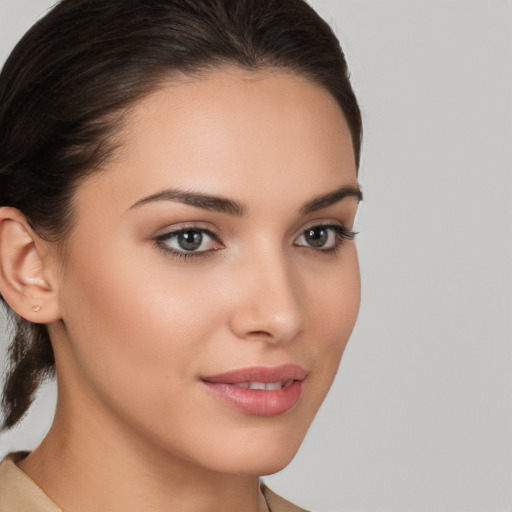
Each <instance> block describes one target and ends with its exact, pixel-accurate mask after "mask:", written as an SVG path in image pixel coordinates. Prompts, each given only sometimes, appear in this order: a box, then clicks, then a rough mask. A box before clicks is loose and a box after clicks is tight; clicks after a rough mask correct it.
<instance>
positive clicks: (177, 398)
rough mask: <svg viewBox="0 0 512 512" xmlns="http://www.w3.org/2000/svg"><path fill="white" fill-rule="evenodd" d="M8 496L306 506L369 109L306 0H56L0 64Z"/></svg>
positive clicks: (338, 340)
mask: <svg viewBox="0 0 512 512" xmlns="http://www.w3.org/2000/svg"><path fill="white" fill-rule="evenodd" d="M0 140H1V142H0V206H1V207H2V208H1V209H0V265H1V272H0V292H1V295H2V298H3V300H4V302H5V304H6V306H7V308H8V310H9V312H10V314H11V315H12V318H13V319H14V321H15V323H16V332H15V334H14V337H13V340H12V345H11V349H10V354H11V358H12V367H11V371H10V373H9V375H8V376H7V380H6V384H5V389H4V396H3V405H4V411H5V423H4V427H5V428H9V427H11V426H13V425H14V424H16V423H17V421H18V420H19V419H20V418H21V417H22V416H23V414H24V413H25V411H26V409H27V408H28V406H29V405H30V402H31V400H32V397H33V394H34V391H35V389H36V388H37V385H38V383H39V382H40V381H41V379H43V378H44V377H45V376H47V375H49V374H53V373H54V372H55V373H56V376H57V381H58V404H57V410H56V415H55V420H54V423H53V425H52V428H51V429H50V431H49V433H48V435H47V436H46V437H45V439H44V440H43V442H42V443H41V445H40V446H39V447H38V448H37V449H36V450H34V451H33V452H32V453H30V454H26V453H23V454H12V455H11V456H9V457H8V458H7V459H6V460H5V461H4V462H3V463H2V465H1V466H0V497H1V500H0V511H2V512H4V511H11V510H20V509H30V510H34V511H39V510H41V511H42V510H65V511H71V512H75V511H76V512H80V511H82V510H87V511H91V510H110V511H117V510H123V511H130V510H152V511H159V510H180V511H205V510H233V511H239V510H244V511H265V510H272V511H273V512H275V511H278V512H279V511H286V510H300V509H299V508H298V507H295V506H294V505H292V504H290V503H288V502H286V501H285V500H283V499H282V498H280V497H278V496H276V495H275V494H273V493H272V492H271V491H269V490H268V489H267V488H266V487H265V486H264V485H262V484H261V483H260V481H259V477H260V476H261V475H265V474H270V473H274V472H276V471H279V470H280V469H282V468H283V467H285V466H286V465H287V464H288V463H289V462H290V460H291V459H292V458H293V456H294V454H295V453H296V451H297V449H298V447H299V445H300V443H301V442H302V440H303V438H304V436H305V433H306V431H307V429H308V427H309V425H310V424H311V421H312V420H313V417H314V416H315V414H316V412H317V410H318V408H319V406H320V405H321V403H322V401H323V398H324V397H325V394H326V393H327V391H328V389H329V387H330V385H331V383H332V380H333V378H334V376H335V373H336V370H337V368H338V365H339V361H340V358H341V355H342V353H343V349H344V347H345V345H346V343H347V341H348V338H349V336H350V333H351V331H352V328H353V326H354V323H355V320H356V317H357V313H358V308H359V289H360V283H359V270H358V262H357V253H356V248H355V245H354V241H353V239H354V233H353V232H352V225H353V221H354V216H355V213H356V210H357V206H358V203H359V201H360V199H361V192H360V190H359V188H358V184H357V165H358V162H359V152H360V142H361V119H360V113H359V109H358V106H357V102H356V99H355V97H354V94H353V92H352V89H351V86H350V83H349V80H348V72H347V67H346V63H345V60H344V56H343V53H342V51H341V49H340V47H339V43H338V41H337V40H336V38H335V36H334V35H333V33H332V32H331V30H330V29H329V27H328V26H327V25H326V24H325V22H323V21H322V20H321V19H320V18H319V17H318V16H317V15H316V14H315V13H314V11H313V10H312V9H311V8H310V7H309V6H308V5H307V4H306V3H304V2H303V1H302V0H280V1H279V2H275V1H274V0H236V1H234V0H216V1H213V2H212V1H211V0H202V1H200V0H187V1H185V0H181V1H179V2H176V1H171V0H146V1H144V2H140V0H119V1H114V2H104V1H103V0H63V1H62V2H60V3H59V4H58V5H57V6H56V7H55V8H54V9H53V10H52V11H51V12H50V13H49V14H48V15H47V16H46V17H45V18H43V19H42V20H41V21H39V22H38V23H37V24H36V25H35V26H34V27H33V28H32V29H31V30H30V31H29V32H28V33H27V35H26V36H25V37H24V38H23V39H22V41H21V42H20V43H19V44H18V46H17V47H16V48H15V50H14V51H13V53H12V54H11V56H10V58H9V60H8V61H7V63H6V65H5V67H4V70H3V71H2V75H1V77H0Z"/></svg>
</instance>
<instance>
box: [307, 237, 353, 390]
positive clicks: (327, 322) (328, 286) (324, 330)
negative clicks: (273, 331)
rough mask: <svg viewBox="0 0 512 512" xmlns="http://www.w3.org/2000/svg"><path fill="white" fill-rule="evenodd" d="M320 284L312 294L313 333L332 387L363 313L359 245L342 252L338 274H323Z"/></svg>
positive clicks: (326, 378)
mask: <svg viewBox="0 0 512 512" xmlns="http://www.w3.org/2000/svg"><path fill="white" fill-rule="evenodd" d="M316 280H317V281H320V280H321V283H322V284H323V286H322V285H321V286H317V287H316V288H315V289H316V293H315V294H311V299H310V302H311V310H310V314H311V318H312V320H311V323H312V325H313V327H312V329H311V331H312V333H313V336H314V343H313V345H314V347H315V350H316V351H317V357H316V358H315V360H316V361H317V363H318V365H319V367H321V368H322V373H323V374H324V376H325V381H326V382H328V383H329V384H328V385H329V386H330V382H332V379H334V376H335V374H336V371H337V369H338V366H339V363H340V359H341V356H342V355H343V351H344V349H345V347H346V344H347V342H348V340H349V337H350V335H351V333H352V330H353V328H354V325H355V323H356V320H357V316H358V313H359V305H360V299H361V281H360V274H359V264H358V258H357V251H356V247H355V244H350V245H347V246H346V247H344V248H343V249H342V254H341V264H340V266H339V268H338V269H337V270H336V272H331V273H330V275H325V276H322V274H320V275H319V276H317V278H316Z"/></svg>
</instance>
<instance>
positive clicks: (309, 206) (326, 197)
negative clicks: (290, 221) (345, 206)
mask: <svg viewBox="0 0 512 512" xmlns="http://www.w3.org/2000/svg"><path fill="white" fill-rule="evenodd" d="M345 197H355V198H356V199H357V200H358V201H362V200H363V193H362V192H361V189H360V188H359V187H341V188H339V189H338V190H335V191H334V192H329V193H327V194H323V195H321V196H317V197H315V198H314V199H312V200H311V201H308V202H307V203H305V204H304V205H303V206H302V208H301V209H300V212H301V213H303V214H307V213H312V212H316V211H317V210H321V209H322V208H327V207H328V206H331V205H333V204H335V203H337V202H339V201H341V200H342V199H345Z"/></svg>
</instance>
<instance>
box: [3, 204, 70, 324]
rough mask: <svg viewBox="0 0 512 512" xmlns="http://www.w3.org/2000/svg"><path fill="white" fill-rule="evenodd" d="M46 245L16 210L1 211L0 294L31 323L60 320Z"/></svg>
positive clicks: (54, 282)
mask: <svg viewBox="0 0 512 512" xmlns="http://www.w3.org/2000/svg"><path fill="white" fill-rule="evenodd" d="M48 261H49V258H48V242H45V241H44V240H42V239H41V237H39V235H38V234H37V233H36V232H35V231H34V230H33V229H32V228H31V227H30V224H29V223H28V221H27V219H26V218H25V216H24V215H23V214H22V213H21V212H20V211H19V210H17V209H16V208H11V207H2V208H0V293H1V295H2V296H3V298H4V299H5V301H6V302H7V304H9V306H10V307H11V308H12V309H13V310H14V311H15V312H16V313H17V314H18V315H20V316H21V317H23V318H25V319H26V320H28V321H30V322H34V323H45V324H46V323H50V322H53V321H55V320H58V319H59V318H60V311H59V307H58V301H57V294H56V288H55V284H56V280H54V279H53V278H52V272H51V269H50V268H49V265H48Z"/></svg>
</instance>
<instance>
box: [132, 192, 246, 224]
mask: <svg viewBox="0 0 512 512" xmlns="http://www.w3.org/2000/svg"><path fill="white" fill-rule="evenodd" d="M155 201H176V202H178V203H183V204H188V205H190V206H195V207H196V208H202V209H203V210H212V211H216V212H221V213H228V214H230V215H235V216H236V217H242V216H243V215H245V214H246V213H247V210H246V208H245V206H244V205H243V204H242V203H239V202H238V201H235V200H233V199H227V198H225V197H220V196H214V195H210V194H203V193H201V192H188V191H185V190H179V189H172V188H170V189H166V190H162V191H161V192H157V193H156V194H152V195H150V196H148V197H144V198H143V199H140V200H139V201H137V202H136V203H135V204H134V205H133V206H131V208H136V207H137V206H141V205H143V204H147V203H153V202H155ZM131 208H130V209H131Z"/></svg>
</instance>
